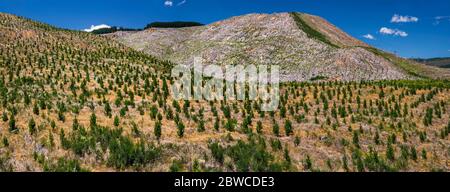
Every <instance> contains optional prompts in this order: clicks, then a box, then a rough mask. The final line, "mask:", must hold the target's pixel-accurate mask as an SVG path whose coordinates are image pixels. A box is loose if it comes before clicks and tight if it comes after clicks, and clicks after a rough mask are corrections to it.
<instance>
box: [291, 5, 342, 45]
mask: <svg viewBox="0 0 450 192" xmlns="http://www.w3.org/2000/svg"><path fill="white" fill-rule="evenodd" d="M290 14H291V17H292V18H293V19H294V20H295V23H296V24H297V26H298V28H299V29H300V30H302V31H303V32H305V33H306V35H308V37H309V38H314V39H317V40H319V41H321V42H323V43H325V44H327V45H330V46H332V47H335V48H339V46H337V45H335V44H333V43H331V41H329V40H328V39H327V37H325V35H323V34H322V33H320V32H319V31H317V30H315V29H314V28H312V27H311V26H309V25H308V24H307V23H306V21H304V20H303V19H302V17H301V15H300V14H299V13H295V12H292V13H290Z"/></svg>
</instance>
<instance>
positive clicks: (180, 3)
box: [177, 0, 187, 6]
mask: <svg viewBox="0 0 450 192" xmlns="http://www.w3.org/2000/svg"><path fill="white" fill-rule="evenodd" d="M186 2H187V1H186V0H183V1H181V2H179V3H178V4H177V6H180V5H183V4H185V3H186Z"/></svg>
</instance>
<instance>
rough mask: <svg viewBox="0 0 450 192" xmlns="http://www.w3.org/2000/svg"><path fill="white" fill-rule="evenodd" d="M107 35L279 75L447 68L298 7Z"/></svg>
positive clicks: (171, 55)
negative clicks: (269, 68) (399, 53)
mask: <svg viewBox="0 0 450 192" xmlns="http://www.w3.org/2000/svg"><path fill="white" fill-rule="evenodd" d="M108 36H110V37H112V38H114V39H116V40H118V41H119V42H122V43H123V44H125V45H127V46H130V47H132V48H134V49H137V50H139V51H144V52H146V53H148V54H151V55H154V56H157V57H159V58H161V59H167V60H170V61H172V62H175V63H180V64H186V65H191V64H192V63H193V58H194V57H202V58H203V59H204V62H205V63H206V64H220V65H228V64H256V65H259V64H265V65H268V64H276V65H280V66H281V69H282V76H281V79H282V80H283V81H305V80H311V79H318V78H319V79H327V80H344V81H352V80H384V79H415V78H420V77H439V78H445V77H449V71H443V70H442V69H436V68H433V67H428V66H423V65H420V64H417V63H414V62H413V61H409V60H405V59H401V58H397V57H396V56H394V55H391V54H388V53H385V52H382V51H380V50H377V49H375V48H372V47H370V46H369V45H367V44H365V43H364V42H362V41H359V40H358V39H355V38H353V37H351V36H350V35H348V34H346V33H345V32H343V31H342V30H340V29H339V28H337V27H336V26H334V25H333V24H331V23H329V22H328V21H326V20H324V19H322V18H320V17H318V16H313V15H309V14H303V13H277V14H249V15H244V16H238V17H233V18H230V19H227V20H224V21H219V22H216V23H212V24H210V25H206V26H200V27H189V28H181V29H161V28H150V29H147V30H144V31H139V32H117V33H113V34H109V35H108ZM430 74H431V75H430ZM436 74H438V75H436Z"/></svg>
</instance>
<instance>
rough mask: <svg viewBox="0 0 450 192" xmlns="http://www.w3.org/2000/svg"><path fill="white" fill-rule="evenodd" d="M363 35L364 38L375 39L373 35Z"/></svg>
mask: <svg viewBox="0 0 450 192" xmlns="http://www.w3.org/2000/svg"><path fill="white" fill-rule="evenodd" d="M363 37H364V38H366V39H370V40H375V37H374V36H373V35H371V34H367V35H364V36H363Z"/></svg>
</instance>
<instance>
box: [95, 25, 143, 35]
mask: <svg viewBox="0 0 450 192" xmlns="http://www.w3.org/2000/svg"><path fill="white" fill-rule="evenodd" d="M140 30H142V29H131V28H124V27H116V26H114V27H111V28H101V29H97V30H94V31H92V32H91V33H93V34H97V35H102V34H108V33H115V32H117V31H140Z"/></svg>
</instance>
